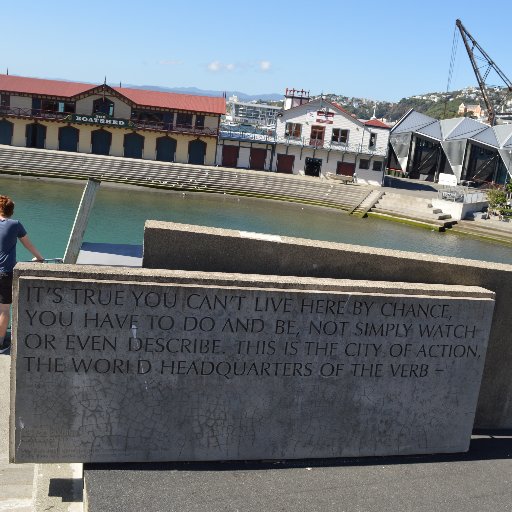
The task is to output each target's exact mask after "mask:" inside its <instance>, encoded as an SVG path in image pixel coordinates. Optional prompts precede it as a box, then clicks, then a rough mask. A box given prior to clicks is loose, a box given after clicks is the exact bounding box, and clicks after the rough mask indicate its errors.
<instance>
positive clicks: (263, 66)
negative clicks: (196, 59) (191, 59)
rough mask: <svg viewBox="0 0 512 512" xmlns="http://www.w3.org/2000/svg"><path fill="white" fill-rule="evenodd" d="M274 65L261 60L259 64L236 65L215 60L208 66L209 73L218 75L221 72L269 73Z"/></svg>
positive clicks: (242, 63) (239, 63)
mask: <svg viewBox="0 0 512 512" xmlns="http://www.w3.org/2000/svg"><path fill="white" fill-rule="evenodd" d="M271 66H272V64H271V62H270V61H269V60H260V61H258V62H254V61H253V62H237V63H236V64H234V63H232V62H229V63H227V64H226V63H224V62H221V61H220V60H213V61H212V62H210V63H209V64H208V65H207V68H208V70H209V71H212V72H214V73H217V72H219V71H244V70H252V71H263V72H266V71H269V70H270V68H271Z"/></svg>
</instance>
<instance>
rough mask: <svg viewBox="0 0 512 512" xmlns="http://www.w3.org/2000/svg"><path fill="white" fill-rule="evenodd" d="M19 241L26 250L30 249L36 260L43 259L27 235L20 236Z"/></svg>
mask: <svg viewBox="0 0 512 512" xmlns="http://www.w3.org/2000/svg"><path fill="white" fill-rule="evenodd" d="M20 242H21V243H22V244H23V245H24V246H25V248H26V249H27V251H30V252H31V253H32V255H33V256H34V259H35V260H36V261H40V262H42V261H44V258H43V256H41V253H40V252H39V251H38V250H37V249H36V248H35V246H34V244H33V243H32V242H31V241H30V238H29V237H28V235H25V236H22V237H21V238H20Z"/></svg>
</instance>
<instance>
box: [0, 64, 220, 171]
mask: <svg viewBox="0 0 512 512" xmlns="http://www.w3.org/2000/svg"><path fill="white" fill-rule="evenodd" d="M225 108H226V101H225V99H224V98H216V97H209V96H194V95H187V94H176V93H168V92H160V91H151V90H146V89H133V88H126V87H121V86H120V87H111V86H109V85H107V84H106V83H103V84H100V85H94V84H85V83H76V82H66V81H61V80H44V79H38V78H27V77H19V76H13V75H3V74H0V144H6V145H14V146H21V147H29V148H40V149H53V150H61V151H73V152H80V153H94V154H99V155H111V156H121V157H129V158H143V159H147V160H160V161H167V162H181V163H191V164H206V165H213V164H214V163H215V153H216V150H217V141H218V133H219V125H220V117H221V115H223V114H224V113H225Z"/></svg>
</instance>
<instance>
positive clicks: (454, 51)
mask: <svg viewBox="0 0 512 512" xmlns="http://www.w3.org/2000/svg"><path fill="white" fill-rule="evenodd" d="M458 33H459V32H458V30H457V26H455V28H454V29H453V41H452V55H451V57H450V67H449V70H448V83H447V84H446V96H445V99H444V112H443V118H446V108H447V107H448V92H449V91H450V85H451V82H452V76H453V69H454V68H455V60H456V58H457V48H458V46H459V38H458Z"/></svg>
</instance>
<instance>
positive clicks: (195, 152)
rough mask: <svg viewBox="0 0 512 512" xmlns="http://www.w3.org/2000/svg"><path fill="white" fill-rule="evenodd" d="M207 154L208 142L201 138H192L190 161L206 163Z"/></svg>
mask: <svg viewBox="0 0 512 512" xmlns="http://www.w3.org/2000/svg"><path fill="white" fill-rule="evenodd" d="M205 156H206V142H203V141H202V140H200V139H196V140H191V141H190V142H189V143H188V163H189V164H198V165H204V157H205Z"/></svg>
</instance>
